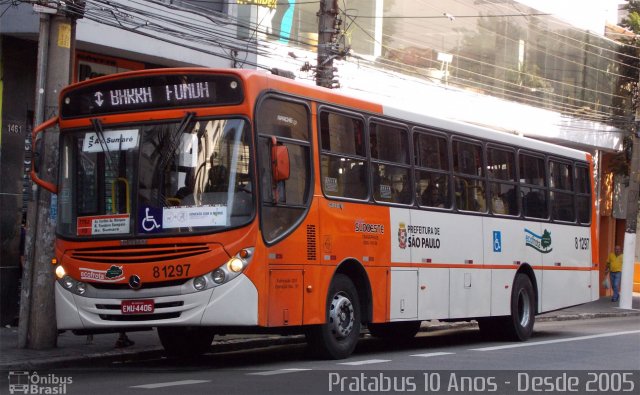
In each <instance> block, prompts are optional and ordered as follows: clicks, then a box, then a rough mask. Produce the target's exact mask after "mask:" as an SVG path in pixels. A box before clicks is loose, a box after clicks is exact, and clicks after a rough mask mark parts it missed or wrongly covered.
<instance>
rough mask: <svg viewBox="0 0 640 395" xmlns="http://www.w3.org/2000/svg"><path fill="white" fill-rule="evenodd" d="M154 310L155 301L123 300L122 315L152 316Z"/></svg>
mask: <svg viewBox="0 0 640 395" xmlns="http://www.w3.org/2000/svg"><path fill="white" fill-rule="evenodd" d="M154 310H155V303H154V302H153V299H143V300H140V299H139V300H123V301H122V304H121V305H120V311H121V312H122V314H151V313H153V311H154Z"/></svg>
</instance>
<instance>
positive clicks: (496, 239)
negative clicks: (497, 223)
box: [493, 230, 502, 252]
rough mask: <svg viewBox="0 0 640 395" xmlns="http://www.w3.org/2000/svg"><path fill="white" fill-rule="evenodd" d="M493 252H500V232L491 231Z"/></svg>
mask: <svg viewBox="0 0 640 395" xmlns="http://www.w3.org/2000/svg"><path fill="white" fill-rule="evenodd" d="M493 252H502V232H500V231H499V230H494V231H493Z"/></svg>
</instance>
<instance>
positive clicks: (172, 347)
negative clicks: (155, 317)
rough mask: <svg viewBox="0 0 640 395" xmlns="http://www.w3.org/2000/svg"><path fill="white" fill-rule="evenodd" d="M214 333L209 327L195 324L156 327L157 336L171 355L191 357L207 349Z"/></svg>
mask: <svg viewBox="0 0 640 395" xmlns="http://www.w3.org/2000/svg"><path fill="white" fill-rule="evenodd" d="M214 335H215V333H214V332H213V330H212V329H211V328H206V327H197V326H184V327H180V326H167V327H158V337H159V338H160V343H161V344H162V347H164V350H165V352H166V353H167V355H168V356H171V357H193V356H198V355H201V354H204V353H205V352H207V351H208V350H209V347H210V346H211V342H213V337H214Z"/></svg>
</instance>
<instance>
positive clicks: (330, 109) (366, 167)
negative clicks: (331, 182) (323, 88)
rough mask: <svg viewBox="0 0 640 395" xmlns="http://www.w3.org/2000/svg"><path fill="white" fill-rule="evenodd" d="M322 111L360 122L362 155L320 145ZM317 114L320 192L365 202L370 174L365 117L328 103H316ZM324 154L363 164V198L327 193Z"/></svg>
mask: <svg viewBox="0 0 640 395" xmlns="http://www.w3.org/2000/svg"><path fill="white" fill-rule="evenodd" d="M323 113H330V114H336V115H339V116H344V117H348V118H351V119H356V120H359V121H360V122H361V123H362V134H363V136H362V137H363V144H364V145H365V146H364V148H363V154H364V156H360V155H357V154H344V153H337V152H334V151H330V150H326V149H324V148H323V145H322V114H323ZM316 114H317V122H316V125H317V128H318V130H317V138H318V159H317V160H318V165H319V166H318V176H319V177H320V189H321V191H322V194H323V196H324V197H325V198H328V199H336V200H346V201H356V202H366V201H369V200H370V197H371V176H370V172H371V170H370V168H369V166H370V165H369V158H368V152H369V150H368V149H367V146H368V144H369V134H368V130H367V128H368V124H367V119H366V118H365V116H364V115H363V114H362V113H358V112H355V111H348V110H345V109H343V108H338V107H334V106H329V105H322V104H318V108H317V111H316ZM323 156H326V157H329V158H338V159H342V158H344V159H350V160H355V161H361V162H362V165H363V166H364V172H365V180H364V182H365V184H366V185H365V187H366V190H367V193H366V195H365V196H364V197H363V198H357V197H348V196H340V195H331V194H328V193H327V191H326V188H325V183H324V176H325V174H323V168H322V157H323Z"/></svg>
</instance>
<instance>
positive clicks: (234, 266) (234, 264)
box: [227, 257, 244, 273]
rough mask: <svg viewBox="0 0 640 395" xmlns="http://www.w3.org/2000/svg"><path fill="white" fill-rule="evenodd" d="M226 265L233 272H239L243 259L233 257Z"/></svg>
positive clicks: (242, 265)
mask: <svg viewBox="0 0 640 395" xmlns="http://www.w3.org/2000/svg"><path fill="white" fill-rule="evenodd" d="M227 267H228V268H229V270H231V271H232V272H234V273H240V272H242V269H244V261H243V260H242V259H240V258H236V257H233V258H231V259H230V260H229V262H227Z"/></svg>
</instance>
